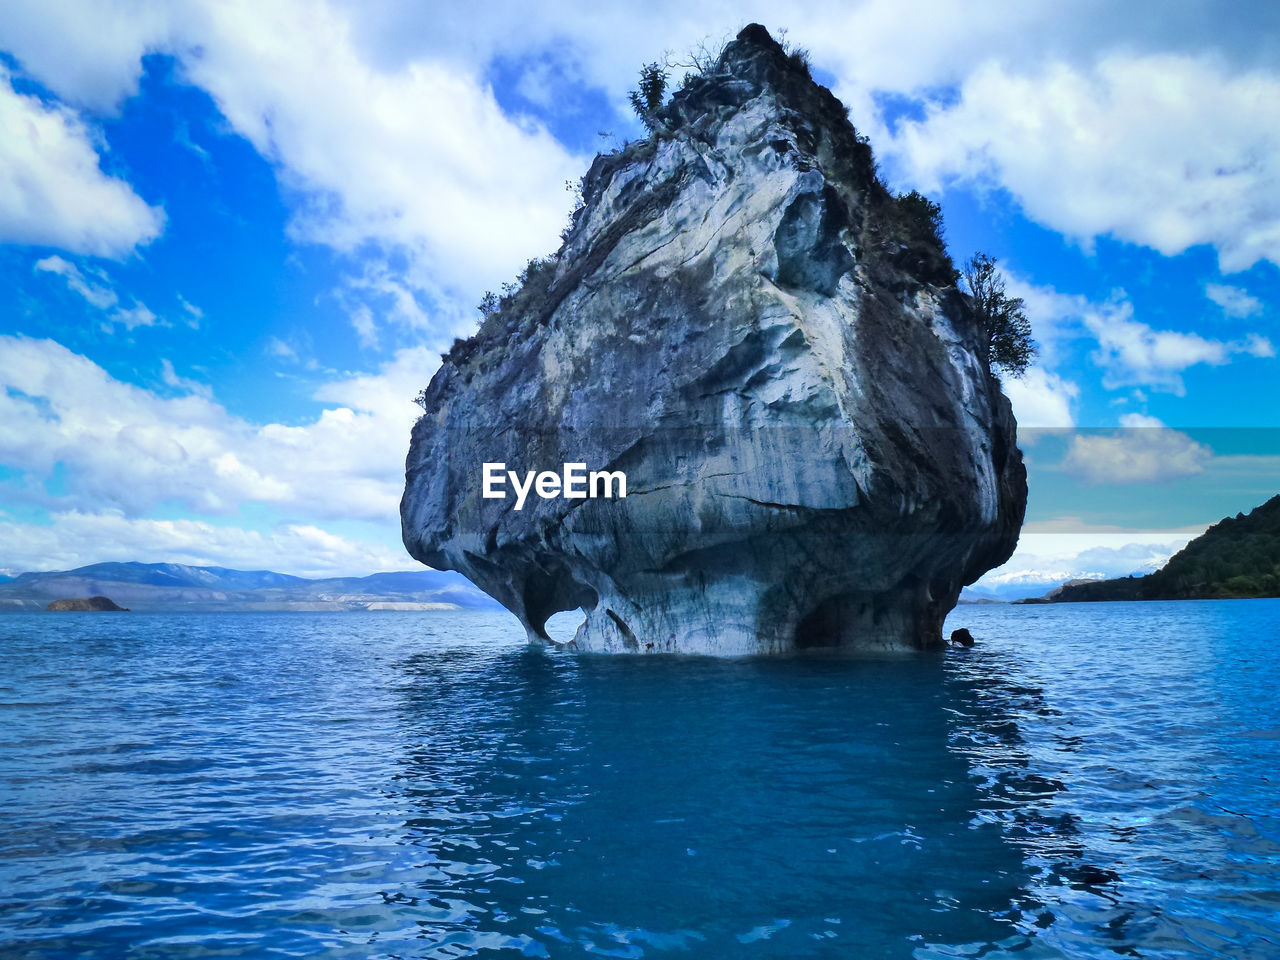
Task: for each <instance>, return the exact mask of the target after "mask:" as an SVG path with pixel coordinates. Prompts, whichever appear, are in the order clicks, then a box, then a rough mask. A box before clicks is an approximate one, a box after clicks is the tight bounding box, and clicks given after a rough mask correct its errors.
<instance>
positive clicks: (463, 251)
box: [0, 0, 1280, 585]
mask: <svg viewBox="0 0 1280 960" xmlns="http://www.w3.org/2000/svg"><path fill="white" fill-rule="evenodd" d="M1251 8H1252V9H1251ZM1233 11H1234V15H1233V17H1231V18H1224V17H1223V16H1221V15H1220V13H1219V12H1218V9H1217V8H1215V5H1213V4H1211V3H1196V2H1190V0H1188V2H1184V3H1181V4H1178V5H1176V7H1171V6H1170V5H1168V4H1145V5H1144V4H1128V5H1117V4H1106V3H1094V2H1076V3H1060V4H1053V5H1048V4H1034V5H1033V4H1024V3H977V4H964V5H961V4H955V3H940V2H937V0H894V2H881V0H868V2H862V3H806V4H804V5H796V6H794V7H792V6H788V5H787V4H777V3H770V4H764V3H750V2H748V3H735V4H728V3H705V2H704V3H697V2H681V3H674V2H670V3H668V2H655V3H652V4H647V5H644V6H643V8H640V7H637V8H635V9H631V10H628V9H622V8H621V6H619V7H618V8H617V9H615V8H613V7H610V6H603V5H600V4H587V3H568V2H551V3H547V4H539V5H537V9H536V10H534V9H532V5H528V4H516V3H477V4H472V5H467V6H465V7H458V8H456V9H455V10H454V11H452V12H449V13H445V14H441V13H440V12H439V11H438V10H433V9H431V7H430V6H429V5H423V4H414V3H400V2H391V0H385V2H378V3H360V4H357V3H354V2H351V3H344V2H336V0H335V2H327V3H325V2H306V3H304V2H295V0H273V2H267V3H257V4H234V3H212V2H195V0H192V2H172V3H160V2H157V3H147V2H129V3H111V2H105V3H92V4H90V3H78V4H77V3H58V2H24V0H19V2H16V3H10V4H6V5H5V7H4V8H3V10H0V51H2V53H0V271H2V273H0V325H2V328H0V379H2V380H3V390H0V570H3V569H8V570H28V569H64V568H68V567H73V566H77V565H80V564H82V563H89V562H94V561H98V560H120V559H143V560H168V561H177V562H188V563H216V564H222V565H226V566H234V567H254V568H256V567H267V568H272V569H277V570H281V571H285V572H290V573H300V574H304V575H326V574H361V573H368V572H372V571H375V570H386V569H406V568H410V567H412V566H413V563H412V561H411V560H409V558H408V557H407V556H406V555H405V554H404V553H403V550H402V548H401V547H400V545H399V526H398V517H397V512H396V507H397V501H398V498H399V494H400V489H401V484H402V479H403V474H402V470H403V461H404V454H405V451H406V448H407V439H408V429H409V426H410V425H411V423H412V421H413V419H414V416H415V414H416V413H417V408H416V407H415V406H414V405H413V404H412V402H411V400H412V397H413V396H414V394H415V393H416V392H417V391H418V390H419V389H420V388H421V387H422V386H424V385H425V384H426V382H427V381H428V380H429V379H430V377H431V374H432V373H433V372H434V370H435V368H436V366H437V365H438V361H439V356H438V355H439V352H440V351H442V350H444V349H447V347H448V345H449V343H450V342H451V341H452V339H453V338H454V337H455V336H459V335H466V334H467V333H468V332H470V330H472V329H473V328H474V325H475V322H476V319H477V314H476V312H475V309H474V305H475V303H476V302H477V301H478V300H479V297H480V295H481V293H482V292H483V291H484V290H486V289H495V288H497V287H498V286H499V285H500V284H501V283H503V282H504V281H507V280H509V279H511V278H512V277H514V276H515V274H516V273H517V272H518V271H519V269H520V267H521V265H522V264H523V263H524V261H525V260H527V259H528V258H530V257H532V256H537V255H543V254H546V253H549V252H551V251H552V250H553V249H554V248H555V246H556V244H557V242H558V240H557V237H558V233H559V231H560V229H561V228H562V227H563V226H564V224H565V222H566V219H567V216H568V213H569V209H570V207H571V204H572V198H571V196H570V194H569V193H568V192H567V191H566V189H565V181H566V180H570V179H576V178H577V177H578V176H579V175H580V174H581V173H582V172H583V170H585V168H586V166H587V164H588V163H589V161H590V158H591V156H592V155H593V154H594V152H595V151H597V150H599V149H602V148H607V147H609V146H612V145H615V144H616V143H618V142H620V141H621V140H623V139H626V138H631V137H635V136H638V135H639V133H640V131H639V129H638V128H637V125H636V123H635V120H634V118H633V117H632V116H631V114H630V111H629V108H628V107H627V104H626V92H627V90H628V89H629V87H630V86H632V85H633V84H634V80H635V74H636V70H637V69H638V67H639V65H640V64H642V63H644V62H647V61H650V60H654V59H662V58H664V57H669V58H670V59H671V60H673V61H678V60H680V59H682V58H683V57H684V56H685V53H686V51H689V50H691V49H694V48H696V47H697V46H698V45H700V44H706V45H708V46H710V47H716V46H718V44H719V43H720V42H722V41H723V40H724V39H725V38H727V37H728V36H731V35H732V34H733V33H734V32H736V30H737V29H738V28H739V27H741V26H742V25H743V24H744V23H745V22H748V21H749V20H752V19H755V20H760V21H761V22H763V23H765V24H766V25H767V26H769V27H770V28H771V29H773V30H775V31H777V30H780V29H785V30H786V34H787V38H788V39H789V40H790V41H791V42H793V43H795V44H798V45H800V46H803V47H805V48H807V49H808V50H809V52H810V55H811V58H812V61H813V64H814V66H815V73H816V75H817V76H818V77H819V78H820V79H822V80H823V81H824V82H826V83H828V84H829V85H830V86H832V88H833V89H834V90H835V92H836V93H837V95H839V96H840V97H841V98H842V99H843V100H844V101H845V102H846V103H847V104H848V105H849V107H850V111H851V116H852V118H853V120H854V123H855V124H856V125H857V126H858V127H859V129H860V130H862V131H864V132H865V133H867V134H868V135H869V136H870V137H871V140H872V145H873V147H874V148H875V150H876V153H877V158H878V159H879V161H880V164H881V172H882V176H883V177H884V178H885V179H886V180H887V181H889V182H890V183H891V184H892V185H893V186H894V187H895V188H898V189H904V190H905V189H912V188H918V189H921V190H923V191H925V192H927V193H929V194H930V195H931V196H933V197H935V198H936V199H938V200H939V201H940V202H941V204H942V206H943V210H944V214H945V218H946V235H947V239H948V243H949V245H950V247H951V250H952V252H953V255H954V256H955V257H956V258H957V259H958V260H959V259H963V258H964V257H967V256H968V255H969V254H970V253H972V252H973V251H976V250H985V251H988V252H990V253H992V254H994V255H996V256H997V257H998V258H999V259H1000V261H1001V264H1002V265H1003V266H1004V267H1005V268H1006V270H1007V271H1008V274H1009V284H1010V287H1011V289H1012V290H1013V291H1014V292H1016V293H1017V294H1019V295H1021V296H1022V297H1023V298H1024V299H1025V301H1026V304H1027V307H1028V311H1029V313H1030V315H1031V317H1032V320H1033V324H1034V326H1035V330H1036V336H1037V339H1038V340H1039V341H1040V343H1041V346H1042V357H1041V363H1040V364H1039V365H1038V366H1037V367H1036V368H1034V369H1033V370H1032V371H1031V372H1030V373H1029V375H1028V376H1027V377H1026V378H1024V379H1023V380H1022V381H1019V382H1015V383H1011V384H1010V385H1009V388H1008V390H1009V393H1010V395H1011V397H1012V399H1013V401H1014V405H1015V411H1016V412H1017V414H1018V418H1019V422H1020V424H1021V437H1022V445H1023V448H1024V451H1025V452H1026V454H1027V457H1028V462H1029V465H1030V478H1031V480H1030V484H1031V497H1030V505H1029V510H1028V525H1027V528H1026V531H1025V533H1024V537H1023V542H1022V545H1021V546H1020V548H1019V553H1018V555H1016V556H1015V558H1014V560H1013V561H1011V563H1010V564H1009V565H1007V566H1006V568H1004V569H1003V570H1001V571H997V572H996V573H994V574H992V575H989V577H988V578H987V579H986V581H985V583H986V584H988V585H999V584H1001V583H1004V584H1008V583H1017V582H1019V580H1036V579H1037V578H1039V580H1052V579H1061V578H1065V577H1068V576H1074V575H1081V574H1114V573H1127V572H1130V571H1131V570H1141V569H1149V568H1151V567H1152V566H1154V565H1158V564H1159V563H1160V562H1162V561H1163V559H1164V558H1166V557H1167V556H1168V555H1169V553H1170V552H1171V551H1172V550H1173V549H1176V547H1178V546H1180V545H1181V543H1183V542H1185V541H1186V540H1187V539H1188V538H1189V537H1191V536H1193V535H1195V534H1196V533H1198V532H1199V531H1200V530H1202V529H1203V528H1204V526H1205V525H1206V524H1207V523H1210V522H1212V521H1214V520H1216V519H1218V518H1219V517H1221V516H1224V515H1227V514H1234V513H1236V512H1237V511H1241V510H1248V509H1250V508H1251V507H1253V506H1256V505H1257V504H1259V503H1261V502H1262V501H1263V500H1265V499H1267V498H1268V497H1269V496H1271V495H1273V494H1275V493H1277V492H1280V404H1277V403H1276V399H1277V389H1276V382H1277V375H1278V374H1280V361H1278V360H1277V358H1276V355H1275V354H1276V349H1277V347H1278V346H1280V329H1277V327H1278V325H1280V322H1278V321H1280V318H1278V317H1277V313H1276V304H1277V303H1280V269H1278V267H1277V264H1278V263H1280V68H1277V66H1276V64H1277V63H1280V56H1277V53H1278V52H1280V51H1277V46H1278V45H1280V15H1278V14H1277V13H1276V12H1269V11H1267V10H1266V5H1263V4H1257V5H1246V4H1241V5H1237V6H1236V7H1233ZM679 72H680V70H679V68H677V69H676V73H677V74H678V73H679ZM1037 582H1038V581H1037Z"/></svg>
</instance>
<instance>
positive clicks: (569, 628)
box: [542, 607, 587, 643]
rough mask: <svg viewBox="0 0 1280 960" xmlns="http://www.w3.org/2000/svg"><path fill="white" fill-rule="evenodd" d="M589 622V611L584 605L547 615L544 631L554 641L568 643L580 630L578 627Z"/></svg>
mask: <svg viewBox="0 0 1280 960" xmlns="http://www.w3.org/2000/svg"><path fill="white" fill-rule="evenodd" d="M586 622H587V611H586V610H585V609H583V608H582V607H575V608H574V609H572V610H561V611H560V612H559V613H553V614H552V615H551V616H549V617H547V622H546V623H545V624H543V626H542V632H543V633H544V634H546V636H547V639H548V640H550V641H551V642H552V643H568V642H569V641H570V640H572V639H573V637H574V635H575V634H576V633H577V632H578V628H579V627H580V626H582V625H583V624H584V623H586Z"/></svg>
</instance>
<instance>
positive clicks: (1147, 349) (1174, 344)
mask: <svg viewBox="0 0 1280 960" xmlns="http://www.w3.org/2000/svg"><path fill="white" fill-rule="evenodd" d="M1082 319H1083V321H1084V325H1085V327H1087V328H1088V330H1089V331H1090V332H1091V333H1092V334H1093V335H1094V336H1095V337H1096V338H1097V341H1098V350H1097V351H1096V352H1095V354H1094V360H1095V361H1096V362H1097V363H1098V365H1099V366H1101V367H1102V368H1103V370H1104V374H1105V375H1104V379H1103V385H1104V386H1106V387H1107V388H1108V389H1114V388H1116V387H1123V386H1148V387H1152V388H1154V389H1158V390H1164V391H1166V392H1169V393H1176V394H1178V395H1179V396H1181V395H1182V394H1183V393H1184V392H1185V388H1184V386H1183V383H1182V377H1181V376H1180V374H1181V373H1182V372H1183V371H1184V370H1186V369H1187V368H1188V367H1192V366H1195V365H1197V364H1201V363H1203V364H1208V365H1210V366H1222V365H1223V364H1225V363H1227V362H1229V361H1230V359H1231V357H1232V356H1234V355H1236V354H1244V355H1247V356H1252V357H1270V356H1274V355H1275V351H1274V349H1273V347H1272V345H1271V342H1270V341H1269V340H1267V339H1266V338H1265V337H1262V336H1259V335H1258V334H1251V335H1249V336H1248V337H1246V338H1245V339H1243V340H1233V341H1229V342H1227V341H1221V340H1210V339H1208V338H1206V337H1202V336H1200V335H1199V334H1197V333H1182V332H1179V331H1176V330H1153V329H1152V328H1151V327H1149V326H1147V325H1146V324H1145V323H1141V322H1139V321H1137V320H1134V319H1133V307H1132V305H1131V304H1129V303H1124V302H1120V303H1111V304H1107V305H1104V306H1102V307H1098V308H1094V309H1091V310H1088V311H1087V312H1085V313H1084V314H1083V318H1082Z"/></svg>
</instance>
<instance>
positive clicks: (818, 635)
mask: <svg viewBox="0 0 1280 960" xmlns="http://www.w3.org/2000/svg"><path fill="white" fill-rule="evenodd" d="M871 613H872V610H871V602H870V600H869V599H868V598H866V597H849V596H836V597H830V598H828V599H826V600H824V601H822V602H821V603H819V604H818V605H817V606H816V607H814V608H813V609H812V610H810V611H809V613H808V614H806V615H805V616H804V617H803V618H802V619H801V620H800V622H799V623H797V624H796V631H795V638H794V641H793V642H794V644H795V649H797V650H821V649H823V648H833V647H839V646H844V645H846V644H848V643H849V642H850V640H851V639H856V637H857V635H858V632H859V631H858V628H859V626H860V625H863V624H865V623H867V622H868V621H869V619H870V618H871Z"/></svg>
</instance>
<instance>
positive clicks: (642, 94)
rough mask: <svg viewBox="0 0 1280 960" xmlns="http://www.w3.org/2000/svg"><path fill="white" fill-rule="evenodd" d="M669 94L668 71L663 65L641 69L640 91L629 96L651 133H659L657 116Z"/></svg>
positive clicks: (633, 107) (654, 64)
mask: <svg viewBox="0 0 1280 960" xmlns="http://www.w3.org/2000/svg"><path fill="white" fill-rule="evenodd" d="M666 93H667V71H666V68H665V67H663V66H662V65H661V64H659V63H657V62H654V63H646V64H645V65H644V66H643V67H641V68H640V89H639V90H632V91H631V92H630V93H629V94H628V95H627V96H628V98H629V99H630V100H631V107H632V109H633V110H635V112H636V116H638V117H639V118H640V122H641V123H643V124H644V126H645V129H646V130H648V131H649V132H650V133H657V132H658V130H659V124H658V121H657V118H656V116H655V114H656V113H657V112H658V110H660V109H661V108H662V99H663V97H665V96H666Z"/></svg>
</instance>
